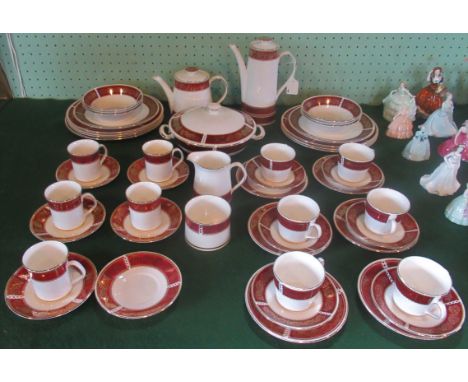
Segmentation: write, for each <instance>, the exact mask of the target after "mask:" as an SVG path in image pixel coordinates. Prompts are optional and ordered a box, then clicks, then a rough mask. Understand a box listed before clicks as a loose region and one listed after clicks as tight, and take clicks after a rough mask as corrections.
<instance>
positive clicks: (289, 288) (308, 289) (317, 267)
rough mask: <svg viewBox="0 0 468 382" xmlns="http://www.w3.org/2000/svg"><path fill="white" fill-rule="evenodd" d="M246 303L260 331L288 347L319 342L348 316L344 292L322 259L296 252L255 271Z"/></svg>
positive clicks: (336, 329)
mask: <svg viewBox="0 0 468 382" xmlns="http://www.w3.org/2000/svg"><path fill="white" fill-rule="evenodd" d="M245 304H246V306H247V310H248V312H249V314H250V316H251V317H252V319H253V320H254V321H255V323H256V324H257V325H258V326H259V327H260V328H261V329H263V330H264V331H265V332H267V333H268V334H270V335H272V336H273V337H276V338H278V339H280V340H283V341H287V342H292V343H303V344H307V343H309V344H310V343H316V342H320V341H324V340H326V339H328V338H330V337H332V336H334V335H335V334H336V333H338V332H339V331H340V329H341V328H342V327H343V325H344V324H345V322H346V319H347V315H348V300H347V298H346V294H345V293H344V291H343V289H342V287H341V285H340V284H339V283H338V281H336V279H335V278H334V277H333V276H331V275H330V274H329V273H327V272H326V271H325V269H324V266H323V260H322V259H317V258H316V257H314V256H311V255H310V254H308V253H305V252H301V251H292V252H286V253H284V254H282V255H281V256H279V257H278V258H277V259H276V261H275V262H274V263H271V264H267V265H265V266H263V267H262V268H260V269H259V270H258V271H256V272H255V273H254V274H253V276H252V277H251V278H250V280H249V282H248V283H247V286H246V289H245Z"/></svg>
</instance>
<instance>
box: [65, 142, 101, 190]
mask: <svg viewBox="0 0 468 382" xmlns="http://www.w3.org/2000/svg"><path fill="white" fill-rule="evenodd" d="M101 149H102V151H103V155H102V157H101V156H100V155H99V151H100V150H101ZM67 151H68V154H69V155H70V159H71V162H72V166H73V172H74V174H75V177H76V179H78V180H80V181H82V182H90V181H92V180H95V179H97V178H99V176H100V175H101V167H102V164H103V163H104V161H105V160H106V158H107V148H106V146H104V145H103V144H99V143H97V142H96V141H93V140H92V139H79V140H77V141H74V142H72V143H70V144H69V145H68V146H67Z"/></svg>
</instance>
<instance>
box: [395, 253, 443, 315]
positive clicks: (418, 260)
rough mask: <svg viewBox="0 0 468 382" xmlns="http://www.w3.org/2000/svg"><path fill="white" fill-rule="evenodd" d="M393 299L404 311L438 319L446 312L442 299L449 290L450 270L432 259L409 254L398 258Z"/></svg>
mask: <svg viewBox="0 0 468 382" xmlns="http://www.w3.org/2000/svg"><path fill="white" fill-rule="evenodd" d="M394 281H395V289H394V290H393V301H394V302H395V304H396V305H397V306H398V307H399V308H400V309H401V310H402V311H404V312H406V313H408V314H412V315H415V316H423V315H429V316H431V317H433V318H436V319H440V318H442V317H443V316H444V314H445V313H446V308H445V305H444V304H443V303H441V301H440V300H441V298H442V297H444V296H445V295H446V294H447V293H449V292H450V290H451V288H452V279H451V277H450V274H449V272H448V271H447V270H446V269H445V268H444V267H442V265H440V264H438V263H437V262H435V261H434V260H431V259H428V258H426V257H421V256H410V257H406V258H404V259H403V260H401V261H400V263H399V264H398V267H397V272H396V277H395V280H394Z"/></svg>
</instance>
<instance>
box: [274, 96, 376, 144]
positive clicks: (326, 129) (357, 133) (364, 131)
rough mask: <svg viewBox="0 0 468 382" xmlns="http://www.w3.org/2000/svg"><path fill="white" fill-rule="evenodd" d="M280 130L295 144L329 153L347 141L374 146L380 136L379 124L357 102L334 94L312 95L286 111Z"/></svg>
mask: <svg viewBox="0 0 468 382" xmlns="http://www.w3.org/2000/svg"><path fill="white" fill-rule="evenodd" d="M281 130H282V131H283V133H284V134H285V135H286V136H287V137H288V138H289V139H291V140H292V141H293V142H296V143H298V144H300V145H302V146H305V147H308V148H311V149H314V150H318V151H326V152H337V151H338V147H339V146H340V145H342V144H343V143H348V142H357V143H362V144H365V145H367V146H371V145H373V144H374V143H375V142H376V140H377V137H378V135H379V130H378V126H377V124H376V123H375V122H374V121H373V120H372V119H371V118H370V117H369V116H368V115H367V114H365V113H363V112H362V109H361V107H360V106H359V104H358V103H356V102H354V101H352V100H350V99H348V98H344V97H340V96H333V95H320V96H313V97H310V98H307V99H306V100H304V102H302V104H301V105H297V106H294V107H292V108H290V109H288V110H286V112H285V113H284V114H283V116H282V117H281Z"/></svg>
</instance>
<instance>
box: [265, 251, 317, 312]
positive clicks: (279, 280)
mask: <svg viewBox="0 0 468 382" xmlns="http://www.w3.org/2000/svg"><path fill="white" fill-rule="evenodd" d="M273 281H274V283H275V286H276V298H277V300H278V302H279V303H280V304H281V305H282V306H284V307H285V308H286V309H289V310H294V311H300V310H304V309H307V308H308V307H309V306H310V305H311V304H312V303H313V302H314V300H315V298H316V296H317V293H318V292H319V290H320V287H321V286H322V284H323V282H324V281H325V269H324V267H323V259H317V258H315V257H314V256H312V255H311V254H309V253H305V252H300V251H293V252H286V253H283V254H282V255H281V256H279V257H278V258H277V259H276V261H275V263H274V265H273Z"/></svg>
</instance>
